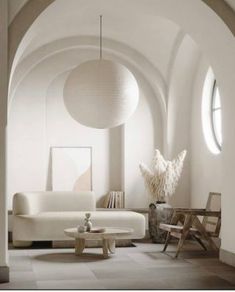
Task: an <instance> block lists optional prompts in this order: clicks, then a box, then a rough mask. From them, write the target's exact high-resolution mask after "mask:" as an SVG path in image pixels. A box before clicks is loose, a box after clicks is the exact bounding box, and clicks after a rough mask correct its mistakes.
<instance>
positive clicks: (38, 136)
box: [8, 56, 162, 209]
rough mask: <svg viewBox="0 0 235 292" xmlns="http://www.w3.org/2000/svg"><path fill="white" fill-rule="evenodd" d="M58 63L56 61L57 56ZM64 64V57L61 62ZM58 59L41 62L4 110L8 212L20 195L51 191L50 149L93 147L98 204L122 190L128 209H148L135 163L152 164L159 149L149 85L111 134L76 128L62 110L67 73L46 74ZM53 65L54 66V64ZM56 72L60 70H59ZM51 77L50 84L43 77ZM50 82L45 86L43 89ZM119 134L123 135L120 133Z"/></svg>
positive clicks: (143, 86) (154, 104)
mask: <svg viewBox="0 0 235 292" xmlns="http://www.w3.org/2000/svg"><path fill="white" fill-rule="evenodd" d="M57 58H59V59H60V60H61V57H60V56H58V57H57ZM66 60H67V63H68V59H67V58H66ZM58 63H59V61H58V59H56V56H53V62H52V63H50V60H44V61H43V62H42V63H41V64H38V66H35V68H33V69H32V70H31V71H30V72H28V74H26V75H25V76H24V78H23V79H22V80H21V81H20V83H19V84H18V86H17V88H16V90H15V91H14V93H15V94H14V96H13V97H12V99H11V100H12V102H11V104H10V109H9V128H8V129H9V135H8V153H9V154H8V208H9V209H11V206H12V196H13V194H14V193H16V192H19V191H29V190H31V191H33V190H50V189H51V188H52V184H51V156H50V148H51V147H52V146H92V148H93V150H92V158H93V168H92V171H93V173H92V178H93V189H94V191H95V193H96V196H97V205H98V206H100V205H101V204H102V201H103V196H104V195H105V194H106V193H107V192H108V191H109V190H120V189H123V190H124V191H125V193H126V200H127V201H126V205H127V206H128V207H147V204H148V200H147V196H146V193H145V188H144V183H143V179H142V177H141V175H140V172H139V167H138V164H139V162H141V161H144V162H145V163H147V164H150V163H151V160H152V155H153V153H154V148H155V146H156V147H158V148H160V149H162V121H161V114H160V108H159V104H158V103H157V101H156V97H155V96H154V93H153V91H152V90H151V89H150V86H149V85H148V84H147V83H146V82H145V81H144V80H143V78H142V79H141V76H138V74H137V76H138V77H137V78H138V81H139V84H140V92H141V94H140V102H139V106H138V108H137V111H136V113H135V114H134V115H133V116H132V117H131V118H130V120H129V121H128V122H127V123H126V125H125V130H123V128H122V127H117V128H114V129H110V130H99V129H92V128H88V127H85V126H83V125H80V124H79V123H77V122H76V121H75V120H73V119H72V117H71V116H70V115H69V113H68V112H67V110H66V108H65V106H64V102H63V89H64V83H65V80H66V77H67V75H68V71H66V72H64V73H60V74H59V75H57V77H54V80H53V77H52V76H53V75H55V74H56V71H55V72H54V73H53V74H52V73H51V71H52V70H51V66H53V69H54V68H56V66H58V67H60V66H59V65H58ZM55 64H56V65H55ZM58 71H59V70H58ZM50 78H52V80H53V81H52V82H50V81H48V79H50ZM48 83H49V86H48V85H47V84H48ZM123 131H124V132H125V135H123Z"/></svg>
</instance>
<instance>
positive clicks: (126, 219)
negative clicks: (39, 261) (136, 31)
mask: <svg viewBox="0 0 235 292" xmlns="http://www.w3.org/2000/svg"><path fill="white" fill-rule="evenodd" d="M88 211H89V213H91V221H92V224H93V226H106V227H124V228H125V227H126V228H132V229H133V230H134V232H133V234H132V235H131V236H126V237H125V239H139V238H143V237H144V236H145V217H144V216H143V215H141V214H139V213H136V212H132V211H97V210H96V200H95V194H94V193H93V192H79V193H75V192H25V193H17V194H15V195H14V198H13V234H12V235H13V245H14V246H30V245H31V244H32V241H56V240H70V238H69V237H66V236H65V234H64V229H65V228H70V227H75V226H77V225H81V224H83V223H84V218H85V213H86V212H88ZM122 238H123V237H122Z"/></svg>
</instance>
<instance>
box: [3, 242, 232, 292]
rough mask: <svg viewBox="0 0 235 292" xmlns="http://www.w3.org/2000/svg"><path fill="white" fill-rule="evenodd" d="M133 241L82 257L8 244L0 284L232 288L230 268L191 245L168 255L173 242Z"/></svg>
mask: <svg viewBox="0 0 235 292" xmlns="http://www.w3.org/2000/svg"><path fill="white" fill-rule="evenodd" d="M161 250H162V245H160V244H152V243H136V247H122V248H117V250H116V254H115V255H112V256H111V257H110V258H108V259H102V257H101V256H99V255H97V254H96V253H100V252H101V250H100V249H99V248H88V249H86V250H85V253H86V252H87V254H85V255H83V256H82V257H77V256H75V255H74V251H73V249H71V248H70V249H48V248H43V249H11V250H10V283H7V284H0V289H235V268H233V267H231V266H228V265H225V264H222V263H221V262H219V260H218V258H217V256H216V255H215V254H214V253H211V252H204V251H202V250H201V249H200V248H198V246H197V244H191V243H189V244H187V246H185V248H184V251H183V252H182V253H181V255H180V257H179V259H174V258H173V256H174V252H173V251H174V250H175V244H172V245H170V246H169V251H168V252H167V253H166V254H163V253H161Z"/></svg>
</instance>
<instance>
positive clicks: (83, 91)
mask: <svg viewBox="0 0 235 292" xmlns="http://www.w3.org/2000/svg"><path fill="white" fill-rule="evenodd" d="M138 101H139V88H138V84H137V81H136V79H135V77H134V76H133V74H132V73H131V72H130V71H129V70H128V69H127V68H126V67H125V66H123V65H122V64H120V63H117V62H113V61H111V60H105V59H103V58H102V16H100V59H97V60H90V61H87V62H84V63H82V64H81V65H79V66H78V67H76V68H75V69H73V70H72V71H71V73H70V74H69V76H68V78H67V80H66V83H65V87H64V103H65V106H66V108H67V110H68V111H69V113H70V115H71V116H72V117H73V118H74V119H75V120H76V121H78V122H79V123H81V124H83V125H85V126H88V127H92V128H98V129H105V128H112V127H116V126H119V125H121V124H123V123H125V122H126V121H127V119H128V118H129V117H130V116H131V115H132V114H133V113H134V111H135V109H136V107H137V105H138Z"/></svg>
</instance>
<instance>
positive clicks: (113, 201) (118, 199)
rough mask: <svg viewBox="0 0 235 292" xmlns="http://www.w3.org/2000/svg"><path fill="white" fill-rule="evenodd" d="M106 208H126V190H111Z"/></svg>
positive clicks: (106, 201) (105, 204)
mask: <svg viewBox="0 0 235 292" xmlns="http://www.w3.org/2000/svg"><path fill="white" fill-rule="evenodd" d="M104 207H105V208H124V207H125V206H124V192H122V191H111V192H109V194H108V195H107V198H106V200H105V203H104Z"/></svg>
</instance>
